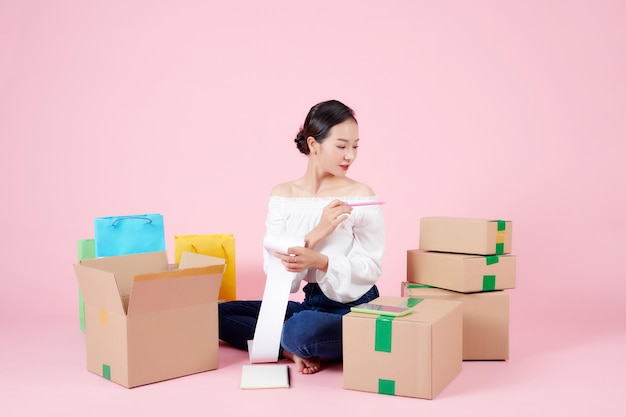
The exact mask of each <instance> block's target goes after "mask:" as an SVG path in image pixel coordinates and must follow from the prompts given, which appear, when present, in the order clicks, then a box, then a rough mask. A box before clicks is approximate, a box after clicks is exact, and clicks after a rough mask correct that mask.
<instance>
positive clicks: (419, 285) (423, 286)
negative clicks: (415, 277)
mask: <svg viewBox="0 0 626 417" xmlns="http://www.w3.org/2000/svg"><path fill="white" fill-rule="evenodd" d="M406 287H407V288H434V287H433V286H431V285H426V284H407V286H406Z"/></svg>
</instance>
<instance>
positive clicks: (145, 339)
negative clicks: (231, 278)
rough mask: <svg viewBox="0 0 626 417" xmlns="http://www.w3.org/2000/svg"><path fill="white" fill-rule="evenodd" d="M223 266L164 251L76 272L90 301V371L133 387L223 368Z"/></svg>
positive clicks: (87, 263) (98, 262)
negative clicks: (173, 262)
mask: <svg viewBox="0 0 626 417" xmlns="http://www.w3.org/2000/svg"><path fill="white" fill-rule="evenodd" d="M224 268H225V261H224V259H221V258H214V257H210V256H205V255H198V254H192V253H188V252H186V253H184V254H183V258H182V259H181V262H180V266H179V268H172V267H171V266H170V265H169V264H168V259H167V254H166V253H165V252H147V253H140V254H134V255H124V256H111V257H104V258H94V259H86V260H82V261H80V262H79V263H78V264H75V265H74V269H75V272H76V276H77V278H78V282H79V286H80V289H81V292H82V294H83V299H84V302H85V321H86V350H87V369H88V370H89V371H91V372H93V373H95V374H97V375H101V376H102V377H104V378H106V379H109V380H111V381H113V382H116V383H118V384H120V385H122V386H125V387H127V388H132V387H136V386H140V385H145V384H150V383H154V382H159V381H164V380H167V379H172V378H177V377H181V376H185V375H190V374H194V373H198V372H204V371H209V370H212V369H216V368H217V365H218V347H219V340H218V328H217V326H218V325H217V298H218V294H219V289H220V284H221V280H222V275H223V273H224Z"/></svg>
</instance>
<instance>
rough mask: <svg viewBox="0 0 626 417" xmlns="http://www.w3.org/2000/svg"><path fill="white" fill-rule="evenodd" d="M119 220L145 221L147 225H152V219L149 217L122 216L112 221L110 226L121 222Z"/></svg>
mask: <svg viewBox="0 0 626 417" xmlns="http://www.w3.org/2000/svg"><path fill="white" fill-rule="evenodd" d="M121 220H147V221H148V224H150V223H152V219H151V218H150V217H146V216H124V217H118V218H117V219H115V220H113V223H111V226H113V227H115V223H117V222H119V221H121Z"/></svg>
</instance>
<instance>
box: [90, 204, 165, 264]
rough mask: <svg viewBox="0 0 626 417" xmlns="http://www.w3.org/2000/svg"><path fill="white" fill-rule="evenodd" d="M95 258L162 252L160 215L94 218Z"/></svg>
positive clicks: (163, 241) (161, 222)
mask: <svg viewBox="0 0 626 417" xmlns="http://www.w3.org/2000/svg"><path fill="white" fill-rule="evenodd" d="M94 240H95V245H96V257H99V258H100V257H103V256H118V255H130V254H133V253H143V252H157V251H164V250H165V229H164V228H163V216H162V215H161V214H134V215H130V216H109V217H97V218H96V219H95V221H94Z"/></svg>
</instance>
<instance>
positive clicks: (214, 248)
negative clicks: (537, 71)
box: [174, 234, 237, 301]
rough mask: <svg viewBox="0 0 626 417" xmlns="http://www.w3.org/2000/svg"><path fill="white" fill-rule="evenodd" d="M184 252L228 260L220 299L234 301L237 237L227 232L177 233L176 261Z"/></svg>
mask: <svg viewBox="0 0 626 417" xmlns="http://www.w3.org/2000/svg"><path fill="white" fill-rule="evenodd" d="M183 252H193V253H199V254H202V255H208V256H215V257H217V258H222V259H225V260H226V269H225V270H224V275H223V277H222V286H221V287H220V295H219V299H220V301H233V300H236V299H237V296H236V287H237V286H236V273H235V237H234V236H233V235H229V234H225V235H219V234H201V235H175V236H174V263H176V264H178V263H179V262H180V257H181V256H182V254H183Z"/></svg>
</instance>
